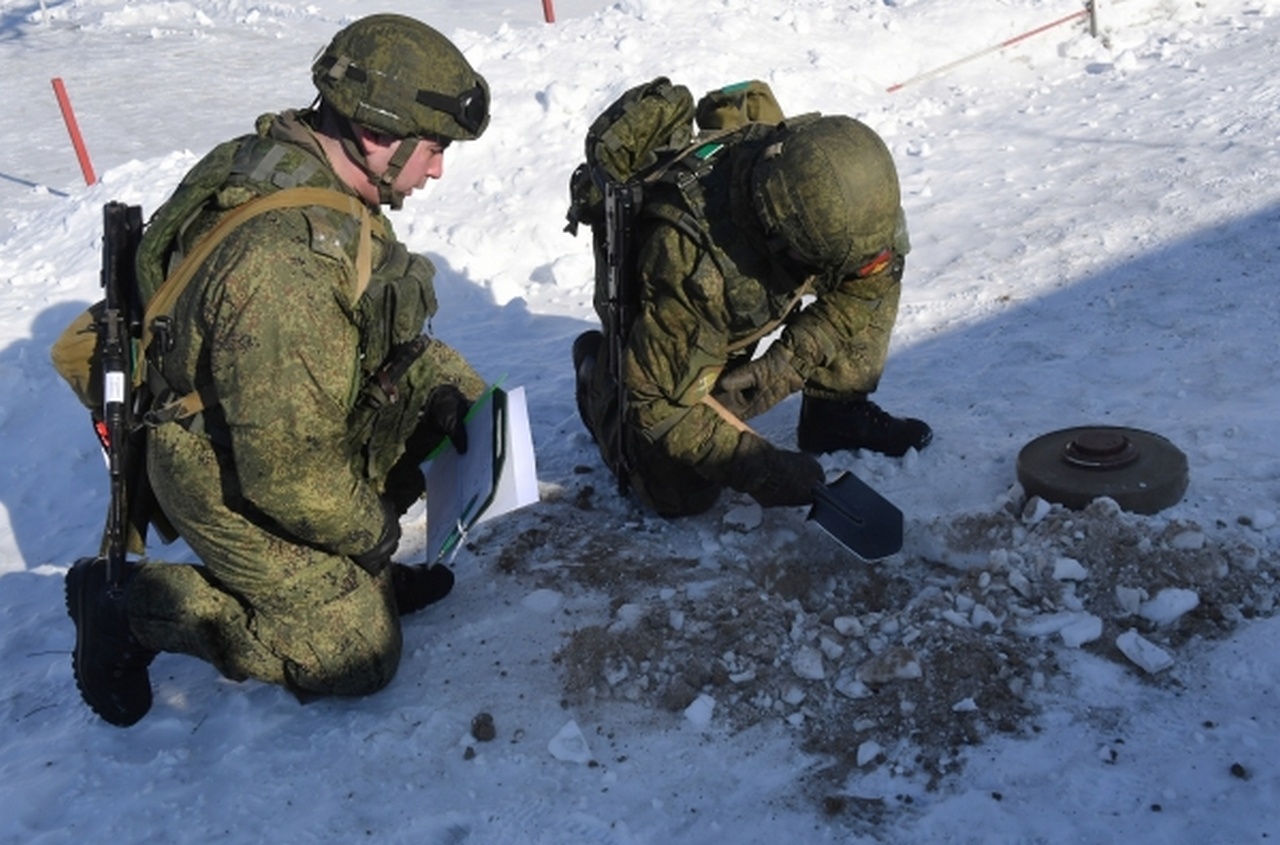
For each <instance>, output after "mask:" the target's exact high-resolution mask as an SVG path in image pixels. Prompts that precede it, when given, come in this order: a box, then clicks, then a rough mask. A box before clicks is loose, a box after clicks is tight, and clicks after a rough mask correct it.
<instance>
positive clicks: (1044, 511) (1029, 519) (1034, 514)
mask: <svg viewBox="0 0 1280 845" xmlns="http://www.w3.org/2000/svg"><path fill="white" fill-rule="evenodd" d="M1051 510H1053V505H1051V504H1049V503H1048V502H1046V501H1045V500H1044V499H1042V498H1040V497H1039V496H1032V497H1031V498H1030V499H1028V500H1027V506H1026V507H1025V508H1023V509H1022V521H1023V523H1025V524H1026V525H1035V524H1036V523H1038V522H1040V521H1041V520H1043V519H1044V518H1045V517H1046V516H1048V515H1049V511H1051Z"/></svg>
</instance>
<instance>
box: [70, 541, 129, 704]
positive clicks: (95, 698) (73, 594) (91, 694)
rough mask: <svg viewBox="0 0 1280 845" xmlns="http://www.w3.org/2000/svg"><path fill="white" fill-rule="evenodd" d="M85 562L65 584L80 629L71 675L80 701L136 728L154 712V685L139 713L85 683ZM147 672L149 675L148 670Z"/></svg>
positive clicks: (71, 612)
mask: <svg viewBox="0 0 1280 845" xmlns="http://www.w3.org/2000/svg"><path fill="white" fill-rule="evenodd" d="M84 560H90V559H89V558H85V559H83V560H81V561H77V562H76V563H75V564H73V565H72V567H71V569H69V570H67V575H66V578H65V580H64V582H63V583H64V589H63V592H64V595H65V598H66V603H67V615H68V616H70V617H71V621H72V622H73V623H74V624H75V628H76V646H75V649H74V650H73V651H72V652H71V674H72V675H73V676H74V677H75V679H76V689H78V690H80V697H81V698H83V699H84V703H85V704H87V705H89V709H90V710H92V711H93V712H94V713H96V714H98V716H100V717H101V718H102V719H103V720H104V721H106V722H108V723H110V724H112V725H116V726H117V727H121V728H127V727H129V726H130V725H133V724H136V723H137V722H138V720H140V719H141V718H142V717H143V716H145V715H147V711H149V710H150V709H151V698H150V683H149V682H148V695H147V699H146V706H145V707H143V708H140V710H139V712H136V713H135V712H134V710H132V709H130V708H126V707H124V706H122V704H121V702H119V701H118V700H116V699H115V697H114V696H111V695H106V696H105V698H104V697H100V696H99V695H98V693H97V691H95V690H92V689H91V688H90V687H89V685H87V684H85V683H84V682H83V680H82V679H81V667H82V666H83V665H84V664H85V653H84V652H85V646H86V639H87V638H86V637H85V636H83V635H82V633H81V632H82V631H83V630H84V628H85V625H86V624H87V622H88V604H87V601H86V596H87V594H88V590H87V589H86V588H85V583H84V581H85V578H86V577H87V576H88V569H89V566H90V564H87V563H84V562H83V561H84ZM143 671H144V672H145V671H146V670H143Z"/></svg>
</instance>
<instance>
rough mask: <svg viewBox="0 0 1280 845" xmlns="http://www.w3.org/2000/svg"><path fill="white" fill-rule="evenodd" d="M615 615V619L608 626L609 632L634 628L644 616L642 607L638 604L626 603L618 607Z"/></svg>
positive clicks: (621, 631) (618, 632)
mask: <svg viewBox="0 0 1280 845" xmlns="http://www.w3.org/2000/svg"><path fill="white" fill-rule="evenodd" d="M617 617H618V618H617V620H616V621H615V622H614V623H613V624H612V625H610V626H609V633H611V634H620V633H623V632H625V631H631V630H634V629H635V627H636V626H637V625H639V624H640V620H641V619H643V618H644V608H643V607H641V606H640V605H638V604H631V603H627V604H624V605H622V606H621V607H619V608H618V612H617Z"/></svg>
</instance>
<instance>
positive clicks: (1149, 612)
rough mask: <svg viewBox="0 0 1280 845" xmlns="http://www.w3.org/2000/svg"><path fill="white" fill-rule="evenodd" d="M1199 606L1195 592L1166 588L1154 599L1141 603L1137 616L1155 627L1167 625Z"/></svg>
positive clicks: (1197, 594)
mask: <svg viewBox="0 0 1280 845" xmlns="http://www.w3.org/2000/svg"><path fill="white" fill-rule="evenodd" d="M1199 605H1200V594H1199V593H1197V592H1196V591H1195V590H1183V589H1179V588H1177V587H1168V588H1166V589H1163V590H1161V591H1160V592H1158V593H1156V595H1155V598H1153V599H1151V600H1150V601H1146V602H1143V603H1142V605H1141V606H1140V607H1139V608H1138V615H1139V616H1141V617H1142V618H1143V619H1149V620H1151V621H1152V622H1154V623H1156V624H1157V625H1168V624H1170V623H1172V622H1175V621H1177V619H1178V617H1180V616H1182V614H1184V613H1187V612H1189V611H1192V610H1195V609H1196V608H1197V607H1199Z"/></svg>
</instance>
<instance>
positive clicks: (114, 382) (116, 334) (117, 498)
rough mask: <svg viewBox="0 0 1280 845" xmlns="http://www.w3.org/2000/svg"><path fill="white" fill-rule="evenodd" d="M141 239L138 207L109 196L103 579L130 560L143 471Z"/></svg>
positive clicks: (103, 347)
mask: <svg viewBox="0 0 1280 845" xmlns="http://www.w3.org/2000/svg"><path fill="white" fill-rule="evenodd" d="M141 239H142V209H141V208H140V207H138V206H136V205H125V204H124V203H120V202H115V201H112V202H109V203H107V204H106V205H105V206H104V207H103V234H102V288H103V291H104V302H103V307H102V311H101V316H100V317H99V318H98V323H97V326H96V329H97V332H98V347H99V350H100V354H101V359H102V417H101V419H99V420H95V426H94V427H95V429H96V431H97V434H98V439H99V441H100V442H101V443H102V448H103V451H104V452H105V453H106V459H107V473H108V475H109V476H110V480H111V502H110V505H109V506H108V509H107V524H106V529H105V531H104V536H103V541H102V554H103V556H104V557H105V558H106V560H107V583H108V584H110V585H111V587H112V588H119V587H121V586H123V584H124V579H125V574H126V569H127V565H128V561H127V559H126V555H127V552H128V546H129V544H128V534H129V520H130V513H131V511H133V510H134V509H133V508H131V504H133V503H131V502H130V498H129V497H130V492H131V491H132V489H133V488H134V487H135V485H137V484H138V482H139V481H140V480H143V479H142V476H143V475H144V474H145V473H146V467H145V466H144V465H143V464H144V462H143V461H142V460H140V459H139V458H140V457H141V454H142V449H141V447H142V445H143V442H144V441H143V440H142V439H141V438H142V437H143V433H142V432H141V431H135V426H134V416H135V414H134V411H135V408H134V406H133V403H134V391H133V365H134V347H135V345H136V344H135V340H136V339H137V338H138V337H140V336H141V334H142V305H141V303H140V302H139V297H138V277H137V271H136V268H135V265H134V258H135V256H136V255H137V252H138V243H139V241H140V240H141Z"/></svg>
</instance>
